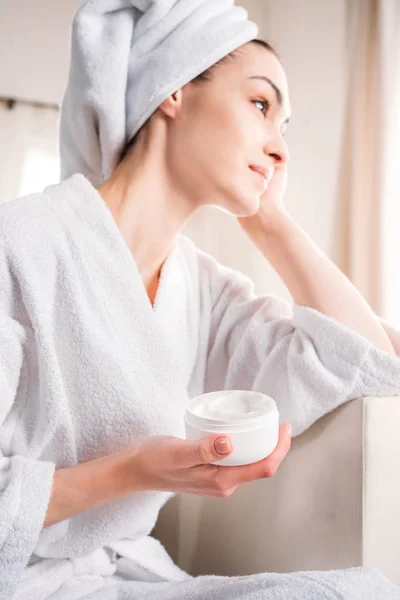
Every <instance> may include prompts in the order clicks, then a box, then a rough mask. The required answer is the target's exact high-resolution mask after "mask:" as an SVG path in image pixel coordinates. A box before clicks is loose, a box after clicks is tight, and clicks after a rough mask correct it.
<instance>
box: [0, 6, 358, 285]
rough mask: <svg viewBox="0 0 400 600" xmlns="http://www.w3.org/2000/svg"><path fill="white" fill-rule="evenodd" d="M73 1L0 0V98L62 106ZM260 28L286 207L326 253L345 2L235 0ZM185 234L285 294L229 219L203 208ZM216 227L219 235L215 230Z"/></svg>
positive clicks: (339, 118) (338, 132) (331, 232)
mask: <svg viewBox="0 0 400 600" xmlns="http://www.w3.org/2000/svg"><path fill="white" fill-rule="evenodd" d="M80 4H81V1H80V0H63V1H62V2H54V1H53V0H41V1H40V2H32V0H1V2H0V96H7V97H8V96H15V97H17V98H25V99H29V100H41V101H44V102H50V103H60V102H61V99H62V93H63V90H64V86H65V85H66V78H67V74H68V60H69V35H70V22H71V19H72V16H73V13H74V12H75V10H76V9H77V8H78V6H79V5H80ZM237 4H241V5H243V6H245V7H246V8H247V9H248V10H249V15H250V18H252V19H253V20H255V21H256V22H257V23H258V24H259V26H260V37H263V38H264V39H266V40H267V41H269V42H271V43H272V44H273V45H274V46H275V48H276V50H277V51H278V53H279V54H280V56H281V58H282V61H283V64H284V66H285V68H286V71H287V74H288V78H289V84H290V88H291V104H292V112H293V114H292V122H291V124H290V126H289V129H288V133H287V141H288V144H289V149H290V152H291V164H290V178H289V186H288V192H287V197H286V205H287V207H288V209H289V212H290V213H291V214H292V215H293V217H294V218H295V219H297V221H298V222H299V223H300V225H301V226H302V227H303V228H304V229H305V230H306V231H307V232H308V233H309V234H310V235H311V236H312V238H313V239H314V240H315V241H316V243H317V244H318V245H319V246H320V247H321V248H322V250H324V251H325V252H326V253H327V254H328V255H330V256H332V255H333V249H334V239H335V215H336V207H337V190H336V177H337V170H338V165H339V160H340V140H341V137H342V122H343V106H344V89H345V82H346V57H345V48H346V38H345V33H346V0H324V2H320V1H318V0H303V1H302V2H298V0H279V2H277V1H272V0H247V1H246V0H242V1H240V0H237ZM0 135H1V132H0ZM206 210H208V211H209V217H208V218H207V221H206V223H208V225H207V227H206V226H205V224H204V223H203V224H201V225H200V224H199V223H197V222H196V219H194V221H193V222H192V223H190V224H189V225H188V226H187V230H186V233H188V234H189V235H191V237H192V238H193V239H194V240H195V241H196V242H197V243H198V244H199V246H201V247H203V248H204V249H206V250H207V251H210V252H212V253H213V254H214V255H215V256H216V257H217V258H218V259H219V260H221V261H222V262H225V263H226V264H228V265H230V266H232V267H234V268H238V269H241V270H243V271H245V272H247V273H248V274H249V275H250V276H251V277H252V278H253V279H254V281H255V282H256V289H257V291H259V292H260V293H262V292H267V291H268V292H272V293H279V294H281V295H284V296H286V297H289V295H288V293H287V290H286V288H285V286H284V285H283V283H282V282H281V281H280V279H279V278H278V277H277V276H276V274H275V273H274V272H273V270H272V268H269V265H267V264H266V261H265V259H264V258H263V257H262V256H261V255H260V254H259V253H258V251H257V250H255V249H253V248H252V246H251V243H250V242H249V241H248V242H247V238H246V239H244V240H243V243H244V244H247V243H248V249H249V251H250V253H251V256H252V259H251V261H250V263H251V264H249V261H248V258H245V257H244V254H243V253H239V254H238V255H236V254H235V253H234V252H233V249H234V248H235V245H236V244H237V236H238V235H239V236H243V238H244V237H245V236H244V233H242V231H241V229H240V228H239V226H238V225H237V223H236V221H235V220H234V219H232V218H230V217H229V216H227V215H225V213H222V212H220V211H217V210H216V209H206ZM216 233H217V235H216Z"/></svg>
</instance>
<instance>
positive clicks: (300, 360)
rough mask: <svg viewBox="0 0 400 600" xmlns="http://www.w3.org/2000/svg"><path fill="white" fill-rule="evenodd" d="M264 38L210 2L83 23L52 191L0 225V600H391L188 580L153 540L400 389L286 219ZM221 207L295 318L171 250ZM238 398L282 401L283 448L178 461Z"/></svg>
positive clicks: (208, 444)
mask: <svg viewBox="0 0 400 600" xmlns="http://www.w3.org/2000/svg"><path fill="white" fill-rule="evenodd" d="M238 10H239V12H238ZM254 34H255V28H254V24H251V23H250V22H249V21H247V15H246V14H245V12H242V11H240V9H238V8H237V7H236V8H235V7H233V4H232V2H221V3H216V2H215V1H214V0H213V2H204V1H203V2H202V1H200V0H193V1H190V2H189V0H184V1H181V2H176V1H175V2H174V1H170V2H169V3H168V2H154V3H152V2H149V1H147V2H146V1H145V0H141V1H139V0H138V1H135V2H128V1H127V0H126V1H125V2H121V1H120V0H119V1H117V0H115V1H111V0H108V1H104V2H101V1H99V2H93V1H92V0H90V1H89V2H87V3H85V4H84V6H83V7H82V9H81V10H80V11H79V12H78V13H77V15H76V17H75V20H74V29H73V47H72V64H71V71H70V77H69V85H68V87H67V90H66V94H65V97H64V102H63V106H62V115H61V117H62V118H61V166H62V176H63V181H61V182H60V183H59V184H57V185H53V186H48V187H47V188H46V189H45V190H44V192H43V193H40V194H33V195H31V196H29V197H23V198H19V199H16V200H14V201H12V202H8V203H7V204H6V205H4V206H2V207H1V220H0V227H1V235H0V240H1V254H0V257H1V262H0V268H1V271H0V284H1V285H0V290H1V292H0V293H1V296H0V306H1V311H2V315H1V332H2V343H1V356H0V358H1V362H0V366H1V381H2V382H3V388H2V395H1V398H2V400H1V401H2V411H1V414H2V421H1V435H0V440H1V450H2V454H3V458H2V467H3V469H2V473H1V488H0V489H1V490H2V492H1V495H0V512H1V514H2V516H3V527H2V546H1V550H0V553H1V560H0V565H2V566H1V567H0V570H1V572H0V575H1V576H0V591H1V594H0V596H1V597H4V598H6V597H7V598H18V599H28V598H29V599H30V600H35V599H36V598H37V599H38V598H41V599H42V598H52V600H62V599H64V598H65V599H68V600H75V599H77V598H85V599H93V600H95V599H96V600H100V599H107V600H109V599H111V598H115V599H117V598H118V599H119V600H122V599H123V598H126V599H128V598H129V599H135V600H136V599H140V600H142V599H149V600H156V599H157V600H167V599H169V598H193V599H196V600H203V599H204V600H205V599H206V598H211V597H214V596H216V595H218V596H219V597H221V598H224V599H225V598H226V599H228V598H233V597H235V598H240V597H243V598H251V599H254V600H258V599H261V598H262V599H264V598H265V599H268V600H269V599H282V598H285V599H286V598H299V599H300V598H301V599H303V598H304V599H306V598H307V599H314V598H324V597H325V598H333V597H341V598H351V599H355V598H360V599H361V598H363V599H364V598H367V597H371V598H372V597H373V598H374V599H377V598H382V599H383V598H385V600H388V599H391V598H393V599H395V598H396V599H398V598H400V589H399V588H398V587H397V586H395V585H393V584H391V583H390V582H389V581H388V580H387V579H386V578H384V577H383V575H382V574H381V573H380V572H379V571H377V570H374V569H361V568H354V569H348V570H343V571H331V572H307V573H295V574H269V573H260V574H257V575H252V576H246V577H217V576H202V577H192V576H190V575H189V574H188V573H185V572H184V571H182V570H181V569H179V568H178V567H177V565H175V564H174V563H173V562H172V561H171V559H170V557H169V556H168V555H167V553H166V551H165V550H164V548H163V547H162V546H161V544H160V543H159V542H158V541H157V540H155V539H154V538H152V537H151V536H150V535H149V534H150V532H151V530H152V529H153V527H154V524H155V522H156V519H157V516H158V512H159V510H160V508H161V507H162V506H163V505H164V504H165V502H166V501H167V500H168V499H169V498H170V497H171V496H173V495H174V494H175V493H194V494H199V495H211V496H218V497H226V496H229V495H231V494H232V493H233V491H234V490H235V489H236V488H237V486H238V485H240V483H243V482H245V481H252V480H255V479H258V478H261V477H270V476H272V475H274V473H275V472H276V470H277V469H278V467H279V464H280V462H281V461H282V460H283V458H284V457H285V455H286V454H287V452H288V450H289V446H290V432H289V427H288V425H287V423H291V425H292V427H293V434H294V435H298V434H299V433H301V432H302V431H304V430H305V429H306V428H307V427H309V426H310V425H311V424H312V423H313V422H314V421H315V420H316V419H318V418H319V417H320V416H322V415H323V414H326V413H327V412H329V411H331V410H333V409H334V408H336V407H337V406H338V405H339V404H341V403H343V402H345V401H348V400H350V399H352V398H355V397H358V396H362V395H367V394H381V395H388V394H396V393H398V392H399V391H400V361H399V360H398V358H397V356H395V352H394V349H393V346H392V342H391V339H392V340H393V341H395V337H394V336H395V332H393V331H391V330H390V328H387V329H385V328H384V327H383V325H382V323H381V321H379V320H378V319H377V318H376V317H375V316H374V314H373V313H372V311H371V310H370V308H369V307H368V305H367V304H366V302H365V301H364V300H363V298H362V297H361V296H360V295H359V294H358V292H357V291H356V290H355V289H354V287H353V286H352V285H351V284H350V282H349V281H348V280H347V279H346V278H345V277H344V276H343V275H342V274H341V273H340V272H339V271H338V270H337V269H336V267H335V266H334V265H333V264H332V263H330V262H329V261H328V259H327V258H326V257H325V256H323V255H322V253H321V252H320V251H319V250H318V249H317V248H316V247H315V246H314V244H313V243H312V242H311V240H310V239H309V238H308V237H307V236H306V234H305V233H304V232H303V231H302V230H301V229H300V228H299V227H298V225H297V224H296V223H294V222H293V220H292V219H291V218H290V216H289V215H288V214H287V212H286V211H285V209H284V207H283V204H282V199H283V194H284V190H285V182H286V173H287V163H288V160H289V154H288V150H287V147H286V144H285V141H284V137H283V136H284V133H285V130H286V126H287V123H288V120H289V118H290V106H289V94H288V85H287V81H286V77H285V73H284V70H283V67H282V65H281V63H280V61H279V59H278V58H277V56H276V55H275V53H274V51H273V50H272V49H271V48H270V46H269V45H268V44H266V43H263V42H260V41H255V40H254ZM182 40H186V41H187V43H188V44H189V47H190V48H191V49H192V54H188V53H185V52H184V48H182ZM145 48H147V51H148V52H147V54H146V52H145ZM149 49H150V50H149ZM113 53H114V54H113ZM179 53H182V57H183V58H182V63H181V68H180V69H177V70H176V73H177V75H174V76H173V77H172V74H170V72H169V71H168V69H167V65H168V64H172V62H171V63H168V61H169V60H172V59H173V58H174V57H175V58H176V57H177V56H178V54H179ZM154 54H155V55H156V57H157V60H154ZM197 54H198V57H197V56H196V55H197ZM133 59H135V60H133ZM158 60H160V61H161V62H157V61H158ZM135 61H136V62H135ZM185 61H186V62H185ZM128 65H129V68H128ZM150 67H152V68H150ZM152 69H153V70H152ZM196 69H197V72H196ZM123 73H125V76H126V75H127V73H128V75H127V81H124V82H122V81H121V79H123ZM170 75H171V76H170ZM163 77H164V78H165V81H163ZM179 78H180V80H181V85H179V86H178V87H176V88H175V86H176V83H177V81H178V79H179ZM163 86H164V87H163ZM157 90H158V91H157ZM167 90H169V91H168V93H167ZM135 91H137V96H135V94H134V92H135ZM121 98H123V99H124V101H125V100H126V113H125V112H124V111H122V112H121V102H120V101H121ZM135 99H136V103H135V102H134V100H135ZM121 120H122V121H121ZM121 122H122V125H121ZM121 131H123V134H122V135H121ZM121 139H122V140H123V144H122V145H121ZM131 140H132V141H131ZM126 141H128V145H126ZM121 149H123V150H124V151H123V152H122V154H121ZM260 170H261V171H262V172H263V173H262V175H260V173H259V172H257V171H260ZM210 203H212V204H215V205H217V206H219V207H220V208H222V209H223V210H226V211H228V212H229V213H231V214H232V215H234V216H235V217H237V218H238V219H239V223H240V224H241V226H242V227H243V229H244V231H245V232H246V234H247V235H248V236H249V237H250V239H251V240H252V241H253V242H254V243H255V245H256V246H257V247H258V248H259V250H260V251H261V252H263V254H264V255H265V257H266V258H267V259H268V260H269V261H270V262H271V263H272V264H273V266H274V267H275V269H276V270H277V272H278V273H279V274H280V275H281V277H282V278H283V280H284V281H285V283H286V284H287V286H288V288H289V290H290V292H291V293H292V295H293V298H294V302H295V305H294V307H293V310H292V308H291V306H290V305H289V304H287V303H286V302H283V301H282V300H280V299H279V298H275V297H270V296H263V297H257V296H256V295H255V294H254V291H253V286H252V282H251V281H250V280H249V279H248V278H247V277H245V276H244V275H242V274H240V273H237V272H235V271H233V270H231V269H228V268H226V267H224V266H223V265H221V264H219V263H217V261H215V259H213V258H212V257H211V256H209V255H207V254H205V253H204V252H201V251H200V250H199V249H197V248H196V247H195V246H194V245H193V244H192V243H191V242H190V241H189V240H188V239H187V238H185V237H184V236H182V235H181V233H180V231H181V229H182V227H183V225H184V224H185V223H186V222H187V220H188V219H189V218H190V216H191V215H192V214H193V212H195V211H196V210H197V209H198V208H199V207H200V206H202V205H204V204H210ZM389 335H390V336H391V337H390V338H389ZM232 388H236V389H254V390H259V391H263V392H265V393H267V394H269V395H271V396H273V397H274V398H275V400H276V401H277V404H278V408H279V411H280V415H281V421H282V422H283V424H282V425H281V432H280V441H279V443H278V446H277V448H276V450H275V451H274V453H273V454H272V455H271V456H269V457H268V458H267V459H265V460H264V461H260V462H258V463H254V464H252V465H245V466H242V467H218V466H216V465H211V464H210V463H212V462H213V461H215V460H216V459H218V458H219V457H220V454H218V446H217V445H216V446H214V442H217V440H221V439H223V438H225V437H226V438H227V439H228V442H229V436H222V435H217V434H216V435H210V436H207V437H205V438H203V439H202V440H198V441H196V442H189V441H186V440H185V439H184V437H185V432H184V427H183V411H184V407H185V404H186V402H187V400H188V397H192V396H194V395H197V394H200V393H202V392H207V391H211V390H218V389H232ZM224 445H225V450H224V449H223V450H222V453H224V452H225V453H226V450H228V451H229V448H228V446H227V443H225V444H224V443H222V446H224ZM371 594H372V595H371Z"/></svg>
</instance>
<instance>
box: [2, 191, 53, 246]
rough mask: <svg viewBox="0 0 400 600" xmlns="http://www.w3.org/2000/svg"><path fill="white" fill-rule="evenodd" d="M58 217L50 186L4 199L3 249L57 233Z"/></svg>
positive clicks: (42, 240) (26, 244) (39, 239)
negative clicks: (39, 190)
mask: <svg viewBox="0 0 400 600" xmlns="http://www.w3.org/2000/svg"><path fill="white" fill-rule="evenodd" d="M60 185H61V184H60ZM52 187H57V186H52ZM57 220H58V219H57V215H56V211H55V210H54V206H53V194H52V193H51V192H49V191H48V188H45V189H44V190H43V191H41V192H34V193H32V194H26V195H23V196H17V197H16V198H13V199H11V200H7V201H6V202H3V203H0V244H1V245H2V247H3V249H7V248H8V249H12V248H13V247H16V248H18V249H19V250H21V249H22V248H25V249H30V248H32V247H35V244H37V243H38V242H40V243H41V244H43V242H45V240H46V239H47V240H48V239H49V238H52V237H53V238H54V237H56V236H57Z"/></svg>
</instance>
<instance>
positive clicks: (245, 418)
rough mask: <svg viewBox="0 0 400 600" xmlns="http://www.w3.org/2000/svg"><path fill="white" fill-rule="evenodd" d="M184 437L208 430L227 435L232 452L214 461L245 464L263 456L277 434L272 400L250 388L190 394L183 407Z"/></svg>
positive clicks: (273, 447) (272, 446)
mask: <svg viewBox="0 0 400 600" xmlns="http://www.w3.org/2000/svg"><path fill="white" fill-rule="evenodd" d="M184 420H185V429H186V439H188V440H196V439H199V438H201V437H204V436H206V435H209V434H210V433H219V434H221V435H225V434H227V435H229V437H230V438H231V440H232V443H233V446H234V449H233V452H232V453H231V454H230V455H229V456H227V457H225V458H223V457H222V458H221V459H220V460H216V461H214V462H213V463H211V464H213V465H225V466H239V465H248V464H250V463H253V462H257V461H259V460H262V459H263V458H266V457H267V456H268V455H269V454H271V452H272V451H273V450H274V449H275V447H276V445H277V443H278V438H279V412H278V409H277V406H276V403H275V401H274V400H273V399H272V398H271V397H270V396H266V395H265V394H262V393H260V392H253V391H251V390H221V391H217V392H211V393H209V394H202V395H200V396H196V398H192V399H191V400H190V401H189V402H188V404H187V405H186V409H185V415H184Z"/></svg>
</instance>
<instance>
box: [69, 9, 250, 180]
mask: <svg viewBox="0 0 400 600" xmlns="http://www.w3.org/2000/svg"><path fill="white" fill-rule="evenodd" d="M247 16H248V13H247V11H246V10H245V9H244V8H242V7H239V6H235V5H234V1H233V0H88V1H87V2H85V3H84V4H83V5H82V7H81V8H80V9H79V10H78V11H77V12H76V14H75V16H74V19H73V24H72V35H71V56H70V59H71V60H70V69H69V75H68V83H67V87H66V89H65V92H64V98H63V102H62V105H61V114H60V161H61V179H65V178H67V177H69V176H70V175H72V174H73V173H77V172H79V173H83V175H85V176H86V177H87V178H88V179H89V180H90V181H91V182H92V184H93V185H95V186H98V185H100V184H101V183H102V182H104V181H106V180H107V179H108V178H109V177H110V176H111V175H112V172H113V171H114V169H115V167H116V166H117V164H118V162H119V160H120V156H121V153H122V151H123V149H124V148H125V146H126V144H127V143H129V141H130V140H131V139H132V138H133V136H134V135H135V134H136V133H137V131H138V130H139V129H140V128H141V127H142V125H143V124H144V123H145V122H146V121H147V119H148V118H149V117H150V116H151V115H152V113H153V112H154V111H155V110H156V109H157V108H158V106H160V104H161V103H162V102H163V101H164V100H165V99H166V98H168V96H170V95H171V94H173V93H174V92H175V91H176V90H178V89H180V88H181V87H182V86H184V85H186V84H187V83H189V82H190V81H191V80H192V79H194V78H195V77H196V76H197V75H199V74H200V73H202V72H203V71H205V70H206V69H208V68H209V67H211V66H212V65H213V64H215V63H216V62H218V61H219V60H221V58H223V57H224V56H226V55H227V54H229V53H230V52H232V51H233V50H235V49H237V48H238V47H240V46H242V45H243V44H246V43H247V42H249V41H251V40H252V39H254V38H256V37H257V34H258V27H257V25H256V24H255V23H253V22H252V21H250V20H248V18H247Z"/></svg>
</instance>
